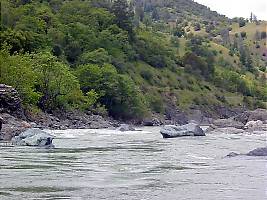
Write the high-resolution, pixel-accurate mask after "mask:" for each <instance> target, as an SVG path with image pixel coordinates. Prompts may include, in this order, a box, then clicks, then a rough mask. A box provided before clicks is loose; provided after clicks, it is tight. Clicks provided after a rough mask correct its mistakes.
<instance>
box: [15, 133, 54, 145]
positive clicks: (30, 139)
mask: <svg viewBox="0 0 267 200" xmlns="http://www.w3.org/2000/svg"><path fill="white" fill-rule="evenodd" d="M53 139H54V138H53V136H52V135H50V134H48V133H47V132H45V131H42V130H40V129H38V128H31V129H28V130H26V131H24V132H22V133H21V134H19V135H18V136H15V137H14V138H12V140H11V142H12V143H13V144H14V145H19V146H38V147H54V146H53V144H52V141H53Z"/></svg>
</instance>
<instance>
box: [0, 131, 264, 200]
mask: <svg viewBox="0 0 267 200" xmlns="http://www.w3.org/2000/svg"><path fill="white" fill-rule="evenodd" d="M56 135H57V138H56V139H55V140H54V143H55V146H56V148H55V149H38V148H29V147H12V146H7V145H0V152H1V153H0V199H1V200H2V199H3V200H5V199H12V200H13V199H51V200H52V199H53V200H54V199H108V200H109V199H115V200H122V199H130V200H131V199H134V200H135V199H136V200H139V199H149V200H150V199H156V200H161V199H164V200H166V199H170V200H172V199H173V200H176V199H179V200H187V199H188V200H192V199H205V200H209V199H210V200H213V199H216V200H226V199H229V200H230V199H231V200H233V199H234V200H238V199H240V200H251V199H253V200H258V199H259V200H262V199H266V185H265V180H266V173H267V172H266V161H267V158H264V157H263V158H256V157H246V156H240V157H235V158H225V157H224V156H225V155H227V154H228V153H229V152H231V151H235V152H241V153H245V152H248V151H249V150H251V149H254V148H256V147H261V146H265V145H266V135H264V134H261V135H227V134H215V135H208V136H206V137H201V138H194V137H187V138H175V139H168V140H164V139H162V138H161V136H160V134H159V129H158V128H146V130H144V131H141V132H140V131H138V132H126V133H118V132H116V131H111V130H98V131H97V130H71V131H57V133H56Z"/></svg>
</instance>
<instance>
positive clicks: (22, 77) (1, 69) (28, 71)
mask: <svg viewBox="0 0 267 200" xmlns="http://www.w3.org/2000/svg"><path fill="white" fill-rule="evenodd" d="M33 66H34V63H33V61H32V59H31V56H30V55H29V54H24V55H22V54H14V55H9V52H8V49H6V48H5V49H2V50H0V83H4V84H7V85H11V86H13V87H14V88H16V90H17V91H18V92H19V94H20V96H21V98H22V99H23V103H24V104H36V103H37V101H38V99H39V97H40V96H39V94H38V93H37V92H36V91H35V84H36V81H37V76H36V74H35V73H34V71H33Z"/></svg>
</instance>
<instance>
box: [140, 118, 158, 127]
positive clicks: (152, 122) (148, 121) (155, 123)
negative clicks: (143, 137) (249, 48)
mask: <svg viewBox="0 0 267 200" xmlns="http://www.w3.org/2000/svg"><path fill="white" fill-rule="evenodd" d="M161 124H162V122H161V121H160V120H159V119H158V118H152V119H145V120H144V121H143V122H142V125H143V126H160V125H161Z"/></svg>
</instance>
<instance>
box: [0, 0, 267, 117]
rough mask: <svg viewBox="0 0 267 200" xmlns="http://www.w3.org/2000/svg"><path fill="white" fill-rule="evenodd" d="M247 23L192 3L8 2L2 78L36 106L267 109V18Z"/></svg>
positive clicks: (105, 111)
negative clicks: (266, 42) (266, 56)
mask: <svg viewBox="0 0 267 200" xmlns="http://www.w3.org/2000/svg"><path fill="white" fill-rule="evenodd" d="M238 20H239V21H238V22H239V23H238V25H237V24H236V22H235V20H230V19H228V18H226V17H224V16H222V15H219V14H218V13H216V12H213V11H211V10H210V9H208V8H207V7H205V6H202V5H200V4H197V3H195V2H193V1H185V0H177V1H175V0H167V1H163V0H157V1H151V0H135V1H131V2H130V3H129V2H128V1H126V0H117V1H109V0H98V1H96V0H91V1H89V0H86V1H82V0H74V1H64V0H50V1H43V0H42V1H41V0H40V1H22V0H21V1H12V0H2V1H1V22H2V23H1V32H0V41H1V43H0V44H1V50H0V82H1V83H5V84H8V85H11V86H13V87H15V88H16V89H17V90H18V91H19V93H20V95H21V97H22V99H23V104H24V107H25V108H26V109H28V110H29V111H30V112H38V111H39V110H43V111H45V112H50V113H53V112H54V111H56V110H73V109H79V110H83V111H86V112H91V113H99V114H102V115H111V116H113V117H115V118H119V119H124V120H129V119H135V120H141V119H143V118H146V117H149V116H151V115H152V114H157V115H164V114H165V115H167V116H171V115H172V114H171V113H173V112H174V111H175V112H176V113H177V112H180V111H185V112H191V111H192V110H195V109H200V110H202V111H203V112H204V113H205V114H206V115H207V116H219V117H220V116H222V113H220V110H221V108H227V109H231V108H236V107H244V106H245V107H248V108H256V107H265V103H266V92H267V91H266V84H265V75H266V74H265V68H266V61H265V60H264V56H263V51H264V40H265V38H266V32H265V38H264V30H263V29H264V26H265V25H266V23H265V22H257V23H256V22H253V23H248V22H245V23H246V24H245V25H244V26H242V27H240V22H242V23H243V21H242V19H238ZM254 24H255V25H254ZM256 24H258V25H256ZM237 26H238V27H237ZM254 27H256V29H258V32H259V33H260V38H258V37H257V38H256V39H255V40H254V39H253V34H254V33H253V29H254ZM244 31H246V35H244V33H243V32H244ZM257 45H258V46H257Z"/></svg>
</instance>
